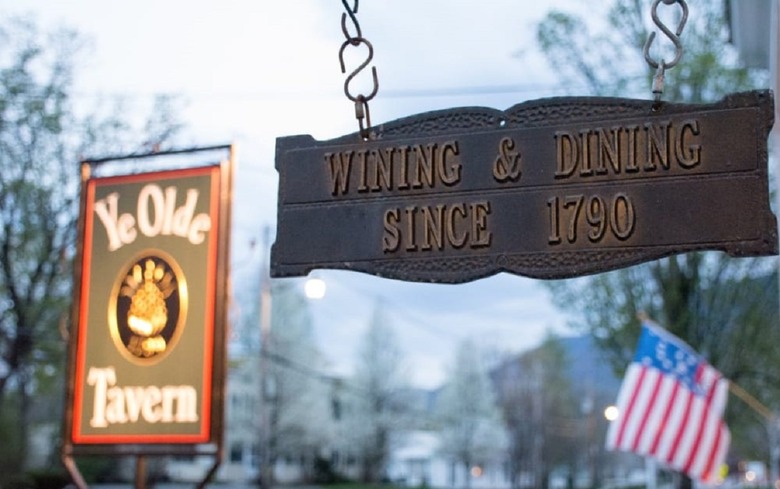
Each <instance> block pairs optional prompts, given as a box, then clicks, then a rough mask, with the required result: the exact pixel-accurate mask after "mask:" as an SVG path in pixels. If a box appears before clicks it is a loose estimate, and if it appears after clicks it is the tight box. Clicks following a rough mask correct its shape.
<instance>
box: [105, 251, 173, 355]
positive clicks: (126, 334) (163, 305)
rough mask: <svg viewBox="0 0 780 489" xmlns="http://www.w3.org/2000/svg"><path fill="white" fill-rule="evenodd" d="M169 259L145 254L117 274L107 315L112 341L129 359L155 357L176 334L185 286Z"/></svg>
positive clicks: (166, 349)
mask: <svg viewBox="0 0 780 489" xmlns="http://www.w3.org/2000/svg"><path fill="white" fill-rule="evenodd" d="M169 262H173V261H172V259H170V258H169V259H168V260H167V261H166V259H163V258H161V257H159V256H154V255H150V254H146V256H142V257H140V259H138V260H135V261H134V263H133V264H132V266H131V267H130V268H129V269H128V270H127V271H126V272H125V273H123V274H122V276H120V280H121V282H120V285H119V291H118V294H117V296H116V307H115V308H113V309H114V310H113V311H111V313H110V314H109V316H110V318H109V319H110V322H111V334H112V337H113V338H114V342H115V343H117V346H118V347H119V346H120V345H121V346H122V347H123V348H124V350H125V352H123V353H129V355H130V357H129V358H131V359H135V360H141V361H144V360H151V359H159V358H161V356H162V355H163V354H165V353H166V352H167V351H168V350H169V349H170V348H171V347H172V346H173V345H172V342H174V341H175V340H176V339H177V338H178V334H176V333H177V330H178V329H180V328H179V327H178V325H179V323H181V322H182V321H180V320H181V319H183V314H182V313H183V311H182V307H181V306H182V304H181V302H182V299H183V298H184V299H185V300H186V288H185V287H184V283H183V279H178V278H177V274H176V273H175V272H174V268H173V267H172V266H171V263H169ZM176 268H178V267H176ZM179 275H180V274H179ZM182 293H183V294H182ZM182 296H183V297H182ZM185 307H186V306H185ZM120 351H121V349H120ZM125 356H126V357H127V356H128V355H126V354H125Z"/></svg>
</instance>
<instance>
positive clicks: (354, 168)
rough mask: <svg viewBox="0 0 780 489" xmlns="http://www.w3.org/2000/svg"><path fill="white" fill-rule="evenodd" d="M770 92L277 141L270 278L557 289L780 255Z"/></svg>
mask: <svg viewBox="0 0 780 489" xmlns="http://www.w3.org/2000/svg"><path fill="white" fill-rule="evenodd" d="M773 110H774V102H773V95H772V93H771V91H753V92H747V93H741V94H734V95H730V96H728V97H726V98H725V99H723V100H722V101H720V102H718V103H715V104H710V105H685V104H669V103H657V102H656V103H654V102H652V101H643V100H629V99H614V98H554V99H545V100H540V101H532V102H527V103H523V104H519V105H517V106H515V107H513V108H511V109H509V110H507V111H505V112H502V111H498V110H494V109H487V108H461V109H450V110H443V111H438V112H430V113H424V114H419V115H416V116H412V117H408V118H404V119H400V120H397V121H394V122H391V123H388V124H385V125H383V126H379V127H377V128H375V133H374V136H373V137H372V138H370V139H366V140H364V139H363V138H361V137H360V136H359V135H358V134H353V135H349V136H344V137H341V138H338V139H333V140H330V141H323V142H320V141H315V140H314V139H313V138H312V137H311V136H291V137H282V138H279V139H278V140H277V148H276V168H277V170H278V172H279V200H278V222H277V226H278V228H277V236H276V242H275V244H274V246H273V249H272V259H271V261H272V264H271V266H272V268H271V273H272V275H273V276H275V277H284V276H296V275H304V274H306V273H308V272H309V271H310V270H312V269H314V268H335V269H347V270H357V271H361V272H366V273H370V274H374V275H379V276H384V277H391V278H397V279H402V280H407V281H425V282H447V283H457V282H465V281H469V280H474V279H478V278H481V277H485V276H488V275H491V274H495V273H498V272H510V273H515V274H519V275H525V276H529V277H537V278H545V279H553V278H565V277H574V276H579V275H584V274H590V273H596V272H603V271H607V270H611V269H616V268H619V267H625V266H628V265H633V264H637V263H640V262H644V261H648V260H653V259H657V258H661V257H664V256H668V255H672V254H676V253H683V252H688V251H695V250H722V251H725V252H727V253H728V254H730V255H732V256H760V255H771V254H777V251H778V245H777V224H776V219H775V216H774V215H773V214H772V212H771V211H770V209H769V194H768V185H767V138H768V134H769V131H770V129H771V127H772V123H773V117H774V116H773Z"/></svg>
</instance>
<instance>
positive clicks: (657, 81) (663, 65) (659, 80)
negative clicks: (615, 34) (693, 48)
mask: <svg viewBox="0 0 780 489" xmlns="http://www.w3.org/2000/svg"><path fill="white" fill-rule="evenodd" d="M661 2H663V3H664V5H674V4H675V3H677V4H680V8H682V16H681V17H680V20H679V22H678V23H677V29H676V30H675V32H672V31H671V29H669V27H667V26H666V24H664V23H663V22H662V21H661V19H660V18H659V17H658V5H659V4H660V3H661ZM650 14H651V16H652V18H653V23H654V24H655V25H656V26H658V28H659V29H660V30H661V32H663V33H664V35H665V36H666V37H668V38H669V40H670V41H672V44H674V59H672V61H670V62H669V63H667V62H666V61H665V60H664V59H663V58H661V60H660V61H656V60H655V59H653V58H652V57H651V56H650V46H651V45H652V44H653V41H654V40H655V31H653V32H651V33H650V36H649V37H648V38H647V42H646V43H645V47H644V55H645V61H647V64H649V65H650V67H651V68H654V69H655V77H654V78H653V98H654V99H655V101H656V102H660V101H661V94H662V93H664V73H665V72H666V69H667V68H673V67H674V66H676V65H677V63H679V62H680V58H682V52H683V46H682V42H681V41H680V35H681V34H682V31H683V28H685V23H686V22H687V21H688V4H687V3H686V2H685V0H655V1H654V2H653V7H652V9H651V11H650Z"/></svg>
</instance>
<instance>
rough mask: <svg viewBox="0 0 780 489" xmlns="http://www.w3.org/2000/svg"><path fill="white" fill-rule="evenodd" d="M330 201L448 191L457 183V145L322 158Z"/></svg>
mask: <svg viewBox="0 0 780 489" xmlns="http://www.w3.org/2000/svg"><path fill="white" fill-rule="evenodd" d="M324 161H325V165H326V167H327V173H328V176H329V177H330V193H331V195H332V196H334V197H338V196H342V195H348V194H349V193H350V191H351V189H355V191H356V192H358V193H375V192H385V191H393V190H400V191H405V190H412V189H425V188H429V189H432V188H436V187H437V186H439V185H443V186H445V187H452V186H454V185H457V184H458V183H460V181H461V171H462V165H461V162H460V148H459V145H458V141H454V140H453V141H445V142H443V143H435V142H433V143H427V144H417V145H413V146H386V147H380V148H371V149H360V150H358V151H354V150H350V151H342V152H329V153H325V155H324Z"/></svg>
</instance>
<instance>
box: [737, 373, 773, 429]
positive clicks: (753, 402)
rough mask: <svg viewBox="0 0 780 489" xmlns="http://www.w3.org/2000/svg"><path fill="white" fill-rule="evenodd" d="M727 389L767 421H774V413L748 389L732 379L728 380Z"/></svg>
mask: <svg viewBox="0 0 780 489" xmlns="http://www.w3.org/2000/svg"><path fill="white" fill-rule="evenodd" d="M729 390H730V391H731V393H732V394H734V395H735V396H737V397H738V398H739V399H740V400H741V401H742V402H744V403H745V404H747V405H748V406H749V407H750V408H751V409H753V411H755V412H757V413H758V414H760V415H761V416H763V417H764V418H766V420H767V421H770V422H771V421H774V419H775V415H774V413H773V412H772V410H771V409H769V408H768V407H766V406H765V405H764V404H762V403H761V401H759V400H758V399H756V398H755V397H753V396H752V395H751V394H750V393H749V392H748V391H746V390H745V389H743V388H742V387H740V386H739V384H737V383H736V382H734V381H731V380H730V381H729Z"/></svg>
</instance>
